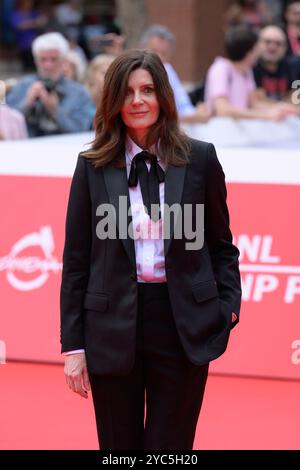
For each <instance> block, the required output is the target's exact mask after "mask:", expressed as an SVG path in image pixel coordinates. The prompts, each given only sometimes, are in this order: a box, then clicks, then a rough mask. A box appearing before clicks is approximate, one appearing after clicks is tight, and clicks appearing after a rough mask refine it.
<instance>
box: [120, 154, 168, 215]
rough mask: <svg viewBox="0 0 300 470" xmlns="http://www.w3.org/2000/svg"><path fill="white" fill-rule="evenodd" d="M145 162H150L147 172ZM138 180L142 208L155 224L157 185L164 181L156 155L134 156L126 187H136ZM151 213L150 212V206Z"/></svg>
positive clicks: (157, 201) (157, 206)
mask: <svg viewBox="0 0 300 470" xmlns="http://www.w3.org/2000/svg"><path fill="white" fill-rule="evenodd" d="M146 160H148V161H150V163H151V168H150V171H148V168H147V165H146ZM138 180H139V182H140V186H141V192H142V196H143V203H144V206H145V207H146V208H147V211H148V214H149V216H150V217H151V216H152V217H151V218H152V220H154V221H155V222H156V221H157V220H158V219H160V217H161V214H160V197H159V184H160V183H162V182H163V181H165V173H164V171H163V169H162V168H161V166H160V165H159V164H158V162H157V157H156V155H153V154H152V153H149V152H146V151H143V152H140V153H138V154H137V155H135V157H134V158H133V159H132V162H131V167H130V173H129V178H128V186H129V187H134V186H137V183H138ZM152 205H154V207H152V211H151V206H152Z"/></svg>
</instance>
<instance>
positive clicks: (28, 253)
mask: <svg viewBox="0 0 300 470" xmlns="http://www.w3.org/2000/svg"><path fill="white" fill-rule="evenodd" d="M70 181H71V180H70V178H69V177H68V178H61V177H40V176H9V175H7V176H0V210H1V216H2V231H1V247H0V286H1V326H0V344H1V350H2V356H3V351H4V350H5V346H6V355H7V358H8V359H24V360H38V361H61V360H62V358H61V356H60V352H59V351H60V345H59V287H60V279H61V256H62V250H63V243H64V221H65V212H66V205H67V198H68V193H69V187H70ZM228 196H229V197H228V202H229V207H230V213H231V227H232V230H233V233H234V236H235V243H236V244H237V245H238V247H239V249H240V251H241V258H240V263H241V273H242V279H243V305H242V311H241V321H240V324H239V325H238V326H237V327H236V328H235V329H234V330H233V332H232V335H231V339H230V344H229V347H228V350H227V352H226V353H225V354H224V355H223V356H222V357H221V358H219V359H218V360H216V361H214V362H213V364H212V368H211V370H212V371H215V372H222V373H224V372H225V373H234V374H246V375H258V376H272V377H290V378H299V368H300V321H299V315H300V308H299V307H300V250H299V240H300V221H299V216H298V213H299V207H298V206H299V200H300V187H299V186H297V185H279V184H254V183H253V184H245V183H242V182H241V183H229V184H228ZM1 350H0V362H1ZM2 359H3V358H2Z"/></svg>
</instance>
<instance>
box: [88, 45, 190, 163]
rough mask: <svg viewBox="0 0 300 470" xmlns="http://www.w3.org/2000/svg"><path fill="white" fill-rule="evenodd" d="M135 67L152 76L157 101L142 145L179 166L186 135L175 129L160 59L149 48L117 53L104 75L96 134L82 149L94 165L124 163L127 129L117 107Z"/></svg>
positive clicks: (183, 160) (175, 118) (184, 157)
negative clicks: (157, 109)
mask: <svg viewBox="0 0 300 470" xmlns="http://www.w3.org/2000/svg"><path fill="white" fill-rule="evenodd" d="M139 68H141V69H144V70H147V71H148V72H149V73H150V75H151V76H152V79H153V82H154V88H155V93H156V96H157V100H158V102H159V105H160V113H159V117H158V119H157V121H156V122H155V123H154V124H153V126H151V128H150V129H149V133H148V136H147V141H146V147H147V148H150V146H154V148H155V153H156V155H157V156H158V157H160V158H161V159H162V160H163V161H164V162H165V164H166V165H168V164H173V165H176V166H180V165H185V164H186V163H187V162H188V161H189V157H188V155H189V150H190V146H189V142H188V138H187V136H186V135H185V134H184V133H183V132H182V131H181V130H180V129H179V124H178V116H177V110H176V105H175V99H174V94H173V90H172V88H171V86H170V83H169V80H168V75H167V73H166V70H165V68H164V66H163V63H162V62H161V60H160V58H159V57H158V55H157V54H155V53H153V52H148V51H144V50H130V51H127V52H124V53H123V54H121V55H119V56H118V57H117V58H116V59H115V60H114V61H113V63H112V64H111V65H110V66H109V68H108V70H107V72H106V75H105V79H104V88H103V94H102V99H101V102H100V103H99V105H98V107H97V110H96V115H95V120H94V124H95V130H96V137H95V139H94V141H93V142H92V147H91V148H90V149H89V150H87V151H85V152H82V155H83V156H84V157H86V158H88V159H89V160H90V161H91V162H92V164H93V165H94V166H95V167H99V166H104V165H106V164H108V163H110V162H112V161H113V162H114V165H115V166H117V167H122V166H124V165H125V159H124V155H125V141H126V132H127V131H126V126H125V124H124V122H123V121H122V118H121V114H120V110H121V108H122V106H123V103H124V100H125V96H126V92H127V84H128V79H129V75H130V73H131V72H133V71H134V70H136V69H139ZM158 143H159V146H158Z"/></svg>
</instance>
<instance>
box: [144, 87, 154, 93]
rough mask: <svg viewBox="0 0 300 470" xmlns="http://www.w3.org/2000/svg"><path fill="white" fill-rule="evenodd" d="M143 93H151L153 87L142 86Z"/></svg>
mask: <svg viewBox="0 0 300 470" xmlns="http://www.w3.org/2000/svg"><path fill="white" fill-rule="evenodd" d="M144 91H145V93H153V91H154V89H153V88H152V87H150V86H149V87H146V88H144Z"/></svg>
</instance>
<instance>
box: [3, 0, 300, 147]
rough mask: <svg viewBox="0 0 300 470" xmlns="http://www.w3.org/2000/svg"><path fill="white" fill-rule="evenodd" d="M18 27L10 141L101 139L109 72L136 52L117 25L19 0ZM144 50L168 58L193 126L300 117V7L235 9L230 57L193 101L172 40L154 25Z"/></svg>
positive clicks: (299, 1)
mask: <svg viewBox="0 0 300 470" xmlns="http://www.w3.org/2000/svg"><path fill="white" fill-rule="evenodd" d="M10 21H11V27H12V28H13V30H14V33H15V38H16V43H17V47H18V51H19V55H20V60H21V63H22V67H23V72H24V75H23V76H22V77H18V78H13V77H12V78H11V79H9V80H7V81H6V82H5V83H6V93H5V94H6V104H5V105H4V104H2V105H1V106H0V139H8V140H12V139H22V138H27V137H38V136H44V135H54V134H62V133H76V132H85V131H89V130H92V129H93V120H94V114H95V110H96V107H97V105H98V104H99V102H100V101H101V93H102V87H103V82H104V75H105V72H106V70H107V69H108V67H109V65H110V64H111V62H112V61H113V60H114V58H115V57H116V56H117V55H118V54H120V53H121V52H122V51H123V50H124V49H126V37H124V36H123V35H122V32H121V31H120V30H119V29H118V27H117V26H116V25H115V23H114V21H113V18H109V19H108V20H106V21H105V22H103V21H102V22H101V21H99V22H98V21H97V18H96V19H95V18H93V19H90V20H89V21H87V20H86V18H85V17H84V5H83V1H81V0H69V1H66V2H61V3H59V4H56V6H52V7H48V8H47V9H46V10H38V9H36V8H35V2H34V1H33V0H19V1H17V2H16V6H15V9H14V11H13V12H12V14H11V17H10ZM212 27H213V26H212ZM136 47H140V48H144V49H149V50H152V51H154V52H156V53H157V54H158V55H159V56H160V58H161V60H162V61H163V63H164V65H165V68H166V71H167V74H168V76H169V80H170V83H171V86H172V88H173V91H174V96H175V101H176V105H177V110H178V115H179V118H180V120H181V122H183V123H206V122H207V121H208V120H209V119H210V118H211V117H214V116H223V117H224V116H228V117H232V118H235V119H263V120H272V121H280V120H284V119H286V118H287V117H288V116H299V117H300V105H299V103H300V91H297V89H299V90H300V0H286V1H284V0H272V1H268V0H240V1H235V2H233V3H232V5H230V7H229V8H228V11H227V12H226V15H225V18H224V50H225V54H224V55H223V56H219V57H216V58H215V60H214V61H213V63H212V64H211V66H210V67H209V69H208V71H207V74H206V77H205V78H204V80H201V81H199V83H198V84H197V86H195V88H194V89H192V90H189V92H188V91H187V90H186V88H185V87H184V85H183V84H182V82H181V81H180V78H179V76H178V74H177V73H176V71H175V70H174V67H173V66H172V65H171V63H172V57H173V55H174V53H175V48H176V38H175V36H174V34H173V32H172V31H170V30H169V29H168V28H167V27H165V26H163V25H151V26H150V27H149V28H148V29H147V30H146V31H145V32H144V34H143V36H142V37H141V38H140V41H139V44H137V45H136ZM0 78H1V77H0ZM199 78H200V77H199Z"/></svg>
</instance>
